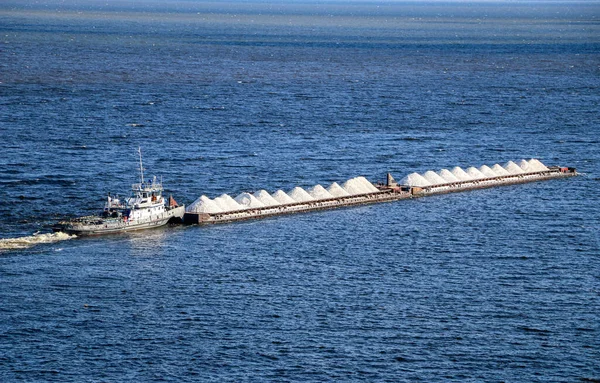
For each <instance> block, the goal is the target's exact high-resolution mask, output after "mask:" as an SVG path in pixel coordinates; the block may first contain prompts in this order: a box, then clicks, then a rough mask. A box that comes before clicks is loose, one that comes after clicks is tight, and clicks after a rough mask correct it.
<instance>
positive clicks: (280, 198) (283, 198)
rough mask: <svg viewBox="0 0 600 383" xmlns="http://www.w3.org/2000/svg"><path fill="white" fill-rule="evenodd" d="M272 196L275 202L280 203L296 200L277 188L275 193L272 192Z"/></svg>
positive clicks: (284, 203)
mask: <svg viewBox="0 0 600 383" xmlns="http://www.w3.org/2000/svg"><path fill="white" fill-rule="evenodd" d="M272 197H273V199H275V200H276V201H277V202H279V203H280V204H282V205H286V204H289V203H295V202H296V201H295V200H294V199H293V198H292V197H290V196H289V195H287V193H286V192H284V191H283V190H277V191H276V192H275V193H273V195H272Z"/></svg>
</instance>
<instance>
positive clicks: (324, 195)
mask: <svg viewBox="0 0 600 383" xmlns="http://www.w3.org/2000/svg"><path fill="white" fill-rule="evenodd" d="M308 194H310V196H311V197H313V198H314V199H328V198H333V196H332V195H331V193H329V192H328V191H327V190H326V189H325V188H324V187H323V186H321V185H316V186H313V187H312V188H310V189H308Z"/></svg>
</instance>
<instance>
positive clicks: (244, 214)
mask: <svg viewBox="0 0 600 383" xmlns="http://www.w3.org/2000/svg"><path fill="white" fill-rule="evenodd" d="M576 175H577V171H576V169H575V168H566V167H557V166H555V167H550V168H548V169H547V170H543V171H535V172H527V173H520V174H510V175H504V176H497V177H487V178H480V179H475V180H469V181H459V182H450V183H444V184H437V185H431V186H424V187H418V186H409V185H398V184H396V182H395V181H394V179H393V177H391V175H389V174H388V178H387V182H386V184H377V185H376V187H377V189H378V191H375V192H370V193H364V194H355V195H350V196H344V197H335V198H327V199H316V200H311V201H307V202H296V203H289V204H280V205H276V206H266V207H258V208H247V209H243V210H233V211H227V212H218V213H195V212H186V213H185V214H184V217H183V223H184V224H199V225H207V224H218V223H229V222H236V221H243V220H249V219H258V218H267V217H273V216H278V215H284V214H296V213H305V212H313V211H319V210H329V209H336V208H342V207H351V206H357V205H366V204H373V203H381V202H392V201H398V200H403V199H409V198H419V197H426V196H431V195H437V194H444V193H454V192H462V191H468V190H474V189H483V188H490V187H495V186H505V185H514V184H521V183H529V182H536V181H544V180H550V179H558V178H565V177H572V176H576Z"/></svg>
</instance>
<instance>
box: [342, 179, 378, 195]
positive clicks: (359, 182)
mask: <svg viewBox="0 0 600 383" xmlns="http://www.w3.org/2000/svg"><path fill="white" fill-rule="evenodd" d="M342 187H343V188H344V190H345V191H347V192H348V193H349V194H351V195H357V194H366V193H373V192H376V191H377V188H376V187H375V186H373V184H372V183H370V182H369V181H367V180H366V178H365V177H356V178H352V179H349V180H348V181H346V182H344V184H343V185H342Z"/></svg>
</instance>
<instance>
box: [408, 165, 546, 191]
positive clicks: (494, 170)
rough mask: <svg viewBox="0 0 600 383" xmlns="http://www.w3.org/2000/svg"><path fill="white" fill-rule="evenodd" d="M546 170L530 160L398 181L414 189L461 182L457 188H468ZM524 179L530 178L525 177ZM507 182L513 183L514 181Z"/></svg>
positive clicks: (443, 171)
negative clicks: (477, 184)
mask: <svg viewBox="0 0 600 383" xmlns="http://www.w3.org/2000/svg"><path fill="white" fill-rule="evenodd" d="M547 170H548V168H547V167H546V166H545V165H544V164H543V163H541V162H540V161H539V160H536V159H534V158H532V159H530V160H529V161H527V160H521V161H519V163H518V164H516V163H514V162H513V161H509V162H507V163H506V164H505V165H504V166H500V165H498V164H495V165H493V166H492V167H489V166H487V165H483V166H481V167H480V168H479V169H477V168H476V167H474V166H470V167H468V168H467V170H466V171H465V170H463V169H462V168H460V167H458V166H456V167H454V168H452V170H451V171H450V170H448V169H442V170H439V171H437V172H433V171H431V170H429V171H427V172H425V173H423V174H422V175H421V174H419V173H411V174H409V175H407V176H406V177H404V178H403V179H402V180H401V181H400V184H402V185H408V186H416V187H427V186H439V185H446V184H452V183H456V182H463V184H462V185H460V186H458V187H470V186H473V185H474V184H475V183H481V182H484V183H486V184H493V183H502V182H505V180H504V179H498V178H497V177H502V176H511V175H519V174H524V173H535V172H542V171H547ZM526 177H530V176H529V175H527V176H526ZM508 181H510V182H513V181H514V179H513V180H508ZM447 187H448V186H444V188H447ZM455 187H456V186H455Z"/></svg>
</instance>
